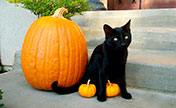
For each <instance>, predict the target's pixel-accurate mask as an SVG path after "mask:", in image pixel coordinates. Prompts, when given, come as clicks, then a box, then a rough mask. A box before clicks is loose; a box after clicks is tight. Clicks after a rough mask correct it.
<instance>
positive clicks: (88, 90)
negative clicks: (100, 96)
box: [78, 84, 96, 98]
mask: <svg viewBox="0 0 176 108" xmlns="http://www.w3.org/2000/svg"><path fill="white" fill-rule="evenodd" d="M78 92H79V94H80V95H81V96H83V97H87V98H90V97H93V96H94V95H95V93H96V87H95V85H94V84H89V86H87V84H81V85H80V87H79V89H78Z"/></svg>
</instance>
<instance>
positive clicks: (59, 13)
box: [52, 7, 68, 18]
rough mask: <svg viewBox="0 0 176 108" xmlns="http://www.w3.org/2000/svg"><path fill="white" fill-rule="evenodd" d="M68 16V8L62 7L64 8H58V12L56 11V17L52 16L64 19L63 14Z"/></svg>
mask: <svg viewBox="0 0 176 108" xmlns="http://www.w3.org/2000/svg"><path fill="white" fill-rule="evenodd" d="M64 13H65V14H66V13H68V10H67V9H66V8H64V7H62V8H58V9H57V10H56V11H55V13H54V15H53V16H52V17H56V18H64V17H63V14H64Z"/></svg>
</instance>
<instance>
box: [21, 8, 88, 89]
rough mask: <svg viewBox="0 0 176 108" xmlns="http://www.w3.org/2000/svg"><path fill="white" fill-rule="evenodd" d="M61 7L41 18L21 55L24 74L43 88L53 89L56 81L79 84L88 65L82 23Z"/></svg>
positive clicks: (30, 29)
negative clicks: (75, 21) (69, 16)
mask: <svg viewBox="0 0 176 108" xmlns="http://www.w3.org/2000/svg"><path fill="white" fill-rule="evenodd" d="M65 12H68V11H67V10H66V9H65V8H60V9H58V10H57V11H56V12H55V14H54V15H53V16H45V17H41V18H39V19H37V20H36V21H34V22H33V23H32V25H31V26H30V28H29V29H28V31H27V33H26V36H25V39H24V42H23V46H22V55H21V64H22V69H23V73H24V76H25V78H26V80H27V81H28V83H29V84H30V85H32V86H33V87H34V88H37V89H40V90H51V84H52V83H53V81H58V82H59V83H58V86H59V87H69V86H72V85H75V84H76V83H78V82H79V81H80V80H81V78H82V76H83V74H84V71H85V67H86V64H87V57H88V52H87V45H86V40H85V38H84V35H83V33H82V31H81V29H80V28H79V26H78V25H77V24H76V23H74V22H73V21H71V20H68V19H66V18H64V17H63V16H62V14H63V13H65Z"/></svg>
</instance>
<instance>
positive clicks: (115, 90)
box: [106, 80, 120, 97]
mask: <svg viewBox="0 0 176 108" xmlns="http://www.w3.org/2000/svg"><path fill="white" fill-rule="evenodd" d="M119 92H120V88H119V86H118V85H117V84H115V83H111V82H110V81H109V80H108V83H107V84H106V96H107V97H114V96H117V95H118V94H119Z"/></svg>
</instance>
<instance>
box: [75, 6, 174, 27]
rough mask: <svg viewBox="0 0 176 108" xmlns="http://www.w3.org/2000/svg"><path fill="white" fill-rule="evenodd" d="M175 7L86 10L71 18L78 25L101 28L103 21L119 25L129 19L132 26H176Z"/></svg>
mask: <svg viewBox="0 0 176 108" xmlns="http://www.w3.org/2000/svg"><path fill="white" fill-rule="evenodd" d="M175 17H176V9H147V10H126V11H124V10H123V11H122V10H118V11H93V12H92V11H88V12H84V13H83V16H75V17H73V18H72V20H73V21H75V22H76V23H77V24H78V25H80V26H96V27H97V28H101V27H102V26H103V25H104V24H105V23H107V24H110V25H112V26H114V27H115V26H121V25H123V24H125V23H126V22H127V21H128V20H129V19H131V20H132V27H133V28H135V27H176V18H175Z"/></svg>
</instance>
